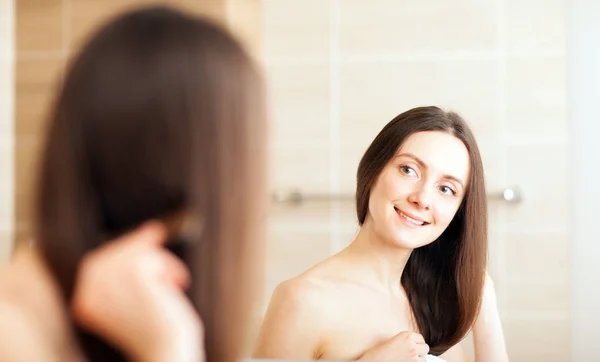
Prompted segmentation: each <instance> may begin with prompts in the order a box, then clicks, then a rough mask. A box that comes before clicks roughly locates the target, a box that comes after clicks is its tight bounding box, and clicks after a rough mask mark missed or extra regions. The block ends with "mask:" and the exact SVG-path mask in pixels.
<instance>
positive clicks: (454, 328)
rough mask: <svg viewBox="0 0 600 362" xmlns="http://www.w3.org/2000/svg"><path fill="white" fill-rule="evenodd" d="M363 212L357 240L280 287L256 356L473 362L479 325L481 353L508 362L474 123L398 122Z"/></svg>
mask: <svg viewBox="0 0 600 362" xmlns="http://www.w3.org/2000/svg"><path fill="white" fill-rule="evenodd" d="M356 208H357V209H356V211H357V216H358V222H359V225H360V226H361V228H360V231H359V233H358V234H357V236H356V238H355V240H354V241H353V242H352V243H351V244H350V245H349V246H348V247H347V248H345V249H344V250H342V251H341V252H339V253H338V254H336V255H334V256H332V257H330V258H328V259H327V260H325V261H323V262H321V263H319V264H317V265H316V266H314V267H312V268H311V269H309V270H308V271H306V272H304V273H302V274H301V275H299V276H297V277H295V278H293V279H290V280H287V281H285V282H283V283H282V284H280V285H279V286H278V287H277V288H276V290H275V292H274V295H273V297H272V300H271V303H270V306H269V308H268V311H267V314H266V316H265V320H264V322H263V326H262V329H261V332H260V334H259V338H258V343H257V347H256V351H255V357H258V358H290V359H314V358H316V359H329V360H340V359H343V360H349V359H364V360H373V361H378V360H380V361H383V360H397V361H425V356H426V355H427V354H428V353H430V354H431V355H435V356H440V357H441V358H443V359H444V360H446V361H449V362H455V361H456V362H457V361H465V360H466V356H465V354H464V352H463V350H462V348H461V346H460V342H461V340H462V339H463V338H464V337H465V336H466V335H467V333H468V332H469V331H470V330H471V329H473V332H474V337H475V349H476V355H477V356H479V357H483V358H482V360H494V361H505V360H506V350H505V346H504V339H503V337H502V329H501V324H500V322H499V318H498V313H497V308H496V307H495V301H494V299H495V296H494V293H493V285H492V284H491V281H490V280H489V278H486V254H487V201H486V196H485V182H484V174H483V165H482V160H481V156H480V154H479V150H478V147H477V143H476V141H475V138H474V136H473V134H472V132H471V130H470V129H469V127H468V126H467V125H466V123H465V122H464V120H463V119H462V118H461V117H460V116H459V115H458V114H456V113H454V112H446V111H443V110H442V109H440V108H437V107H419V108H414V109H411V110H409V111H407V112H404V113H402V114H400V115H398V116H397V117H396V118H394V119H393V120H392V121H390V122H389V123H388V124H387V125H386V126H385V127H384V128H383V129H382V130H381V132H380V133H379V134H378V135H377V137H376V138H375V140H374V141H373V142H372V144H371V145H370V146H369V148H368V149H367V151H366V152H365V154H364V156H363V158H362V160H361V161H360V164H359V166H358V172H357V189H356ZM484 285H485V288H484ZM478 315H481V316H483V317H482V318H478ZM482 321H485V323H484V322H482ZM482 336H485V338H483V337H482ZM478 337H482V338H478ZM478 362H479V361H478Z"/></svg>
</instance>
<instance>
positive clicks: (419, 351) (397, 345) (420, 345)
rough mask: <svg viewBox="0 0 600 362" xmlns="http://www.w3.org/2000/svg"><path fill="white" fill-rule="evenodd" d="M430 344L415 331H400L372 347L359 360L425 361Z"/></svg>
mask: <svg viewBox="0 0 600 362" xmlns="http://www.w3.org/2000/svg"><path fill="white" fill-rule="evenodd" d="M428 353H429V346H428V345H427V344H426V343H425V339H423V336H422V335H420V334H418V333H414V332H400V333H398V334H397V335H395V336H394V337H392V338H390V339H389V340H387V341H385V342H383V343H382V344H380V345H378V346H376V347H373V348H371V349H370V350H368V351H367V352H366V353H364V354H363V355H362V356H361V357H360V358H359V360H364V361H374V362H375V361H397V362H423V361H425V355H427V354H428Z"/></svg>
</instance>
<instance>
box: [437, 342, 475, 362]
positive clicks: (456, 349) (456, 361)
mask: <svg viewBox="0 0 600 362" xmlns="http://www.w3.org/2000/svg"><path fill="white" fill-rule="evenodd" d="M440 358H441V359H443V360H444V361H446V362H469V357H467V354H466V353H465V350H464V349H463V348H462V345H461V344H460V343H457V344H455V345H454V346H453V347H451V348H450V349H448V350H447V351H446V352H444V353H443V354H442V355H441V356H440Z"/></svg>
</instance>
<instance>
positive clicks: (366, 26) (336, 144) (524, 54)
mask: <svg viewBox="0 0 600 362" xmlns="http://www.w3.org/2000/svg"><path fill="white" fill-rule="evenodd" d="M263 9H264V14H263V21H264V50H265V64H266V69H267V72H268V76H269V84H270V87H271V92H272V96H273V98H272V103H273V109H274V110H273V118H274V130H273V135H274V138H273V140H272V152H271V157H272V159H271V160H272V168H271V170H272V174H271V180H272V184H273V186H272V187H273V191H274V192H283V193H285V192H286V191H289V190H292V189H300V190H302V191H303V192H305V193H313V194H319V195H327V194H330V195H341V196H342V197H346V198H347V197H350V198H351V197H352V195H353V192H354V190H355V180H356V179H355V173H356V168H357V166H358V161H359V159H360V157H361V156H362V153H363V152H364V151H365V149H366V148H367V146H368V145H369V143H370V142H371V140H372V139H373V138H374V137H375V135H376V134H377V132H379V130H380V129H381V128H382V127H383V125H384V124H386V123H387V122H388V121H389V120H391V119H392V118H393V117H394V116H396V115H397V114H399V113H400V112H402V111H405V110H407V109H409V108H412V107H414V106H418V105H429V104H435V105H439V106H442V107H444V108H447V109H453V110H456V111H458V112H459V113H461V114H463V115H464V116H465V118H466V119H467V120H468V121H469V122H470V124H471V126H472V127H473V129H474V131H475V133H476V136H477V139H478V141H479V145H480V148H481V150H482V153H483V158H484V163H485V171H486V183H487V186H488V191H489V192H490V204H489V209H490V254H489V260H490V272H491V274H492V276H493V278H494V280H495V284H496V287H497V292H498V297H499V306H500V309H501V313H502V318H503V322H504V329H505V335H506V340H507V344H508V349H509V354H510V357H511V361H512V362H520V361H523V362H525V361H546V362H559V361H561V362H562V361H567V360H568V356H569V352H570V351H569V350H570V338H569V335H570V330H569V299H568V298H569V294H568V290H569V280H570V279H569V278H570V266H569V260H570V259H569V238H568V235H569V234H568V233H569V231H570V230H569V226H570V225H569V215H570V211H569V204H568V197H567V194H568V186H569V185H568V182H569V177H568V165H567V156H568V155H567V151H568V149H567V147H568V144H567V141H568V134H567V113H566V111H567V110H566V101H567V100H566V79H565V77H566V76H565V72H566V71H565V20H564V13H565V4H564V2H563V1H558V0H550V1H548V0H545V1H541V0H455V1H431V0H427V1H423V0H401V1H399V0H370V1H364V0H264V1H263ZM512 186H517V187H520V188H521V189H522V191H523V196H524V200H523V201H522V202H521V203H518V204H509V203H504V202H501V201H498V200H496V199H494V198H493V196H495V195H496V194H497V193H498V192H501V191H502V190H503V189H504V188H506V187H512ZM353 207H354V204H353V202H352V200H351V199H348V200H347V201H340V202H314V203H309V204H304V205H303V206H300V207H291V206H285V205H280V206H279V207H278V208H276V209H275V210H276V211H277V212H273V215H272V217H271V223H270V248H269V253H270V258H269V264H268V288H267V295H266V296H265V303H266V302H267V301H268V297H269V295H270V293H271V292H272V290H273V288H274V287H275V285H276V284H277V283H279V282H281V281H282V280H284V279H287V278H289V277H292V276H294V275H297V274H298V273H301V272H302V271H304V270H306V269H307V268H309V267H310V266H312V265H314V264H315V263H316V262H318V261H319V260H322V259H324V258H326V257H327V256H329V255H331V254H332V253H333V252H335V251H338V250H340V249H341V248H342V247H343V246H344V245H346V244H347V243H348V242H350V241H351V240H352V237H353V236H354V234H355V232H356V230H357V224H356V220H355V219H356V218H355V212H354V209H353ZM465 345H466V347H467V349H469V350H470V348H471V345H470V342H469V341H466V342H465Z"/></svg>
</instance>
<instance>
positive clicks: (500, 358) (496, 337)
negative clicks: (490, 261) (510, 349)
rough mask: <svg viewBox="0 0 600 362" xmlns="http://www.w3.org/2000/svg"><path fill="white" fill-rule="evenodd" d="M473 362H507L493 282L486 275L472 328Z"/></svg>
mask: <svg viewBox="0 0 600 362" xmlns="http://www.w3.org/2000/svg"><path fill="white" fill-rule="evenodd" d="M473 345H474V347H475V348H474V349H475V362H508V354H507V352H506V343H505V341H504V332H503V330H502V321H501V320H500V314H499V313H498V305H497V302H496V291H495V289H494V282H493V281H492V278H490V276H489V274H486V278H485V285H484V291H483V300H482V302H481V310H480V313H479V316H478V317H477V320H476V321H475V325H474V326H473Z"/></svg>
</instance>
